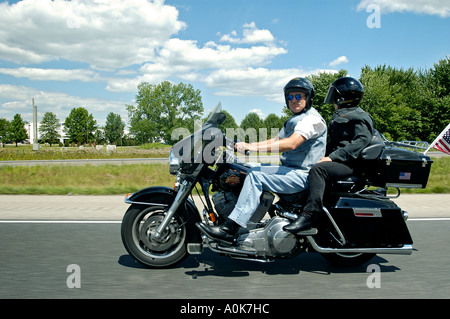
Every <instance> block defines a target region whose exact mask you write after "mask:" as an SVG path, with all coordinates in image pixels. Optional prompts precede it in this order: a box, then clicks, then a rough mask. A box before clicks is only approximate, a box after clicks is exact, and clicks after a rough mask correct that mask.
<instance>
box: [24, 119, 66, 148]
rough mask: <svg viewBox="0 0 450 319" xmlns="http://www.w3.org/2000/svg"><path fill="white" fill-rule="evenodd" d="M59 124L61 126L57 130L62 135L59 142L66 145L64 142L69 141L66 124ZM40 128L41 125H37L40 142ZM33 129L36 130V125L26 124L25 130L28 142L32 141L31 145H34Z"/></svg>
mask: <svg viewBox="0 0 450 319" xmlns="http://www.w3.org/2000/svg"><path fill="white" fill-rule="evenodd" d="M59 124H60V125H59V128H58V130H57V131H58V134H59V135H60V138H59V141H60V142H61V143H63V144H64V140H67V139H69V136H68V135H67V134H66V132H65V129H64V122H60V123H59ZM40 126H41V123H37V128H38V131H37V132H38V140H39V139H40V138H41V132H39V127H40ZM33 128H34V124H33V123H28V124H25V129H26V130H27V134H28V140H29V141H30V144H34V137H33ZM36 143H37V142H36Z"/></svg>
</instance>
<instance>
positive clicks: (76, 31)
mask: <svg viewBox="0 0 450 319" xmlns="http://www.w3.org/2000/svg"><path fill="white" fill-rule="evenodd" d="M185 26H186V25H185V23H184V22H181V21H179V20H178V11H177V9H176V8H175V7H172V6H168V5H164V3H163V1H153V2H152V1H146V0H135V1H121V0H109V1H99V0H95V1H83V0H73V1H63V0H54V1H51V0H27V1H20V2H18V3H15V4H11V5H10V4H8V2H3V3H1V4H0V59H4V60H8V61H13V62H15V63H41V62H45V61H51V60H57V59H60V58H63V59H66V60H69V61H81V62H86V63H88V64H90V65H91V66H93V67H96V68H102V69H114V68H120V67H125V66H128V65H131V64H135V63H137V64H139V63H143V62H145V61H149V59H151V58H152V57H153V56H154V51H155V49H156V48H158V47H159V46H160V45H162V44H163V43H164V42H165V41H167V40H168V39H169V38H170V37H171V36H173V35H174V34H176V33H177V32H178V31H180V30H181V29H183V28H185Z"/></svg>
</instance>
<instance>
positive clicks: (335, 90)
mask: <svg viewBox="0 0 450 319" xmlns="http://www.w3.org/2000/svg"><path fill="white" fill-rule="evenodd" d="M363 94H364V87H363V86H362V84H361V82H359V81H358V80H357V79H355V78H352V77H348V76H345V77H342V78H339V79H337V80H336V81H334V82H333V83H332V84H331V85H330V88H329V89H328V93H327V96H326V97H325V100H324V101H323V103H325V104H334V103H335V104H337V105H338V107H339V108H343V107H352V106H357V105H358V104H359V102H360V101H361V99H362V97H363Z"/></svg>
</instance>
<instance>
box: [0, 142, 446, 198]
mask: <svg viewBox="0 0 450 319" xmlns="http://www.w3.org/2000/svg"><path fill="white" fill-rule="evenodd" d="M11 148H12V147H6V148H5V149H1V150H0V160H2V159H3V160H5V158H6V157H7V156H11V154H13V155H14V156H13V157H14V159H15V160H18V159H25V158H26V159H30V158H28V156H34V157H35V158H33V159H73V158H77V159H83V158H89V159H94V158H145V157H168V151H169V150H170V147H166V146H162V147H161V146H158V147H154V146H153V145H147V146H144V147H139V148H137V147H134V148H130V147H124V148H118V149H117V151H116V152H114V153H111V154H109V155H108V154H107V152H106V151H104V150H102V151H100V152H99V151H97V150H95V148H86V149H79V148H72V149H71V148H69V149H66V150H60V149H59V148H42V149H41V150H39V152H33V151H31V150H29V149H30V148H29V147H28V148H27V147H23V148H17V149H16V148H13V149H12V150H11ZM55 152H56V153H58V152H60V153H61V152H62V153H64V154H65V155H64V156H65V157H64V158H62V157H61V156H60V155H55ZM69 152H72V154H71V156H69V154H68V153H69ZM101 152H104V154H102V153H101ZM6 153H8V154H9V155H6ZM22 153H23V157H21V156H22V155H21V154H22ZM113 154H114V155H113ZM157 154H160V156H157ZM52 156H57V157H56V158H55V157H54V158H46V157H52ZM83 156H84V157H83ZM100 156H117V157H100ZM173 182H174V177H173V176H171V175H170V174H169V168H168V165H167V164H166V165H164V164H133V165H96V166H94V165H84V166H68V165H61V166H59V165H54V166H30V167H28V166H1V167H0V194H49V195H66V194H80V195H87V194H91V195H110V194H126V193H129V192H135V191H137V190H139V189H142V188H145V187H150V186H168V187H172V186H173ZM401 191H402V193H450V157H448V156H446V157H441V158H433V164H432V166H431V173H430V178H429V180H428V185H427V188H425V189H401Z"/></svg>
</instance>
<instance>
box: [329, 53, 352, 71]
mask: <svg viewBox="0 0 450 319" xmlns="http://www.w3.org/2000/svg"><path fill="white" fill-rule="evenodd" d="M348 62H349V61H348V59H347V57H346V56H345V55H343V56H340V57H339V58H337V59H335V60H333V61H331V62H330V66H331V67H332V68H334V67H336V66H338V65H339V64H343V63H348Z"/></svg>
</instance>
